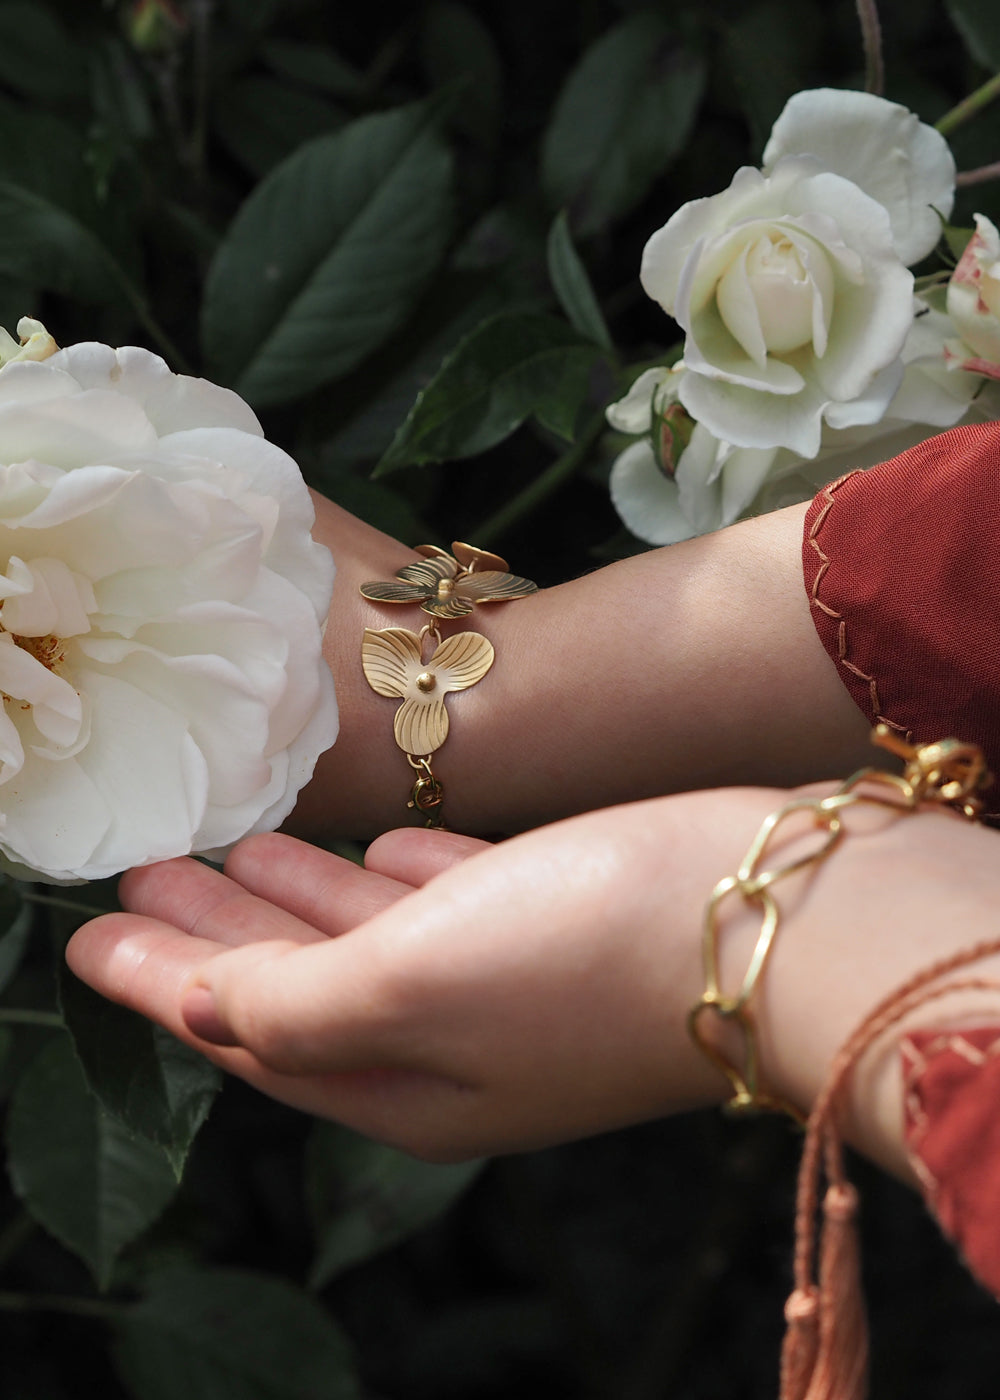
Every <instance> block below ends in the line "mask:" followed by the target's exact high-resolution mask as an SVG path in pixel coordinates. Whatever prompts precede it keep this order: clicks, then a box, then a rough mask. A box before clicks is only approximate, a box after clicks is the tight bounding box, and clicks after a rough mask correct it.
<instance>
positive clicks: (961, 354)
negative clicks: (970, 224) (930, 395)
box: [945, 214, 1000, 379]
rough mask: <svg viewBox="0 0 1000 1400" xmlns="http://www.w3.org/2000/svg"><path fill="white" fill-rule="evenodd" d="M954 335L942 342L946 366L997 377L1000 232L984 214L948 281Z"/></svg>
mask: <svg viewBox="0 0 1000 1400" xmlns="http://www.w3.org/2000/svg"><path fill="white" fill-rule="evenodd" d="M947 306H948V315H949V316H950V317H951V319H952V322H953V324H954V327H955V330H956V331H957V332H958V338H956V339H951V340H948V341H946V343H945V358H946V360H947V362H948V365H949V367H951V368H953V369H964V370H969V371H972V372H973V373H974V374H984V375H986V376H987V377H988V378H990V379H1000V233H998V232H997V228H996V225H995V224H993V223H991V221H990V220H989V219H987V218H986V216H985V215H984V214H977V215H976V231H975V233H974V234H973V235H972V237H971V238H970V239H969V242H968V243H967V244H966V246H965V251H964V253H963V254H962V256H961V258H960V259H959V261H958V266H957V267H956V268H955V271H954V272H953V273H952V275H951V281H950V282H949V283H948V301H947Z"/></svg>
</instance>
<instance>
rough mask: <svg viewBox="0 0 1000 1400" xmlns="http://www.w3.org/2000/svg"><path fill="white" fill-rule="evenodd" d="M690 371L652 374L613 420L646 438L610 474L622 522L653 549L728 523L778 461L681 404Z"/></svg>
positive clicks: (611, 412)
mask: <svg viewBox="0 0 1000 1400" xmlns="http://www.w3.org/2000/svg"><path fill="white" fill-rule="evenodd" d="M683 379H684V371H683V369H681V368H677V367H675V368H674V369H650V370H646V371H645V372H644V373H643V374H641V375H640V376H639V378H638V379H637V380H636V381H635V383H634V384H633V385H632V387H631V389H630V390H629V392H628V393H627V394H626V395H625V397H624V398H623V399H619V401H618V402H617V403H614V404H612V405H611V406H610V408H609V409H608V410H607V418H608V422H609V423H610V424H611V426H612V427H613V428H616V429H617V430H618V431H619V432H624V433H636V434H639V433H642V434H644V436H643V438H642V440H641V441H639V442H634V443H632V444H631V445H630V446H628V447H626V448H625V450H624V452H622V453H620V454H619V456H618V457H617V458H616V459H615V462H614V465H613V466H612V468H611V480H610V483H609V485H610V491H611V501H612V504H613V505H614V507H615V509H616V510H617V512H618V514H619V516H620V517H621V519H622V522H623V523H624V524H625V525H626V526H627V527H628V529H629V530H631V531H632V533H633V535H635V536H636V537H637V538H638V539H640V540H645V541H646V542H647V543H648V544H657V545H663V544H677V543H679V542H680V541H681V540H687V539H690V538H691V537H692V536H694V535H704V534H707V533H708V532H709V531H710V530H718V529H720V528H721V527H722V526H723V525H730V524H731V523H732V522H733V521H734V520H736V519H737V517H738V516H740V515H741V514H742V513H743V511H745V510H746V508H747V507H748V506H749V505H750V503H751V502H752V501H753V499H754V497H755V496H756V495H757V493H758V491H759V490H760V489H761V486H762V485H763V484H764V482H765V481H766V479H767V477H768V474H769V473H770V472H771V470H772V468H773V467H774V465H775V462H776V460H777V459H779V458H782V457H785V456H787V454H785V453H779V452H778V450H777V449H776V448H773V447H772V448H740V447H733V446H732V445H731V444H730V443H727V442H720V441H719V439H718V438H715V437H713V436H712V434H711V433H710V432H709V431H708V429H707V428H706V427H704V426H703V425H702V424H701V423H694V422H693V421H692V420H691V419H690V418H689V417H688V415H687V414H686V413H685V412H684V410H683V408H682V407H681V404H680V402H679V401H678V392H679V388H680V385H681V384H682V383H683Z"/></svg>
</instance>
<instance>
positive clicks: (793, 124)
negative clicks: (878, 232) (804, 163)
mask: <svg viewBox="0 0 1000 1400" xmlns="http://www.w3.org/2000/svg"><path fill="white" fill-rule="evenodd" d="M788 155H810V156H814V157H815V158H816V159H817V160H819V161H820V162H821V163H822V164H823V166H824V167H825V168H826V169H827V170H830V171H832V172H833V173H835V174H837V175H841V176H844V177H845V178H846V179H847V180H850V181H851V182H852V183H853V184H855V185H857V186H858V187H859V188H860V189H862V190H864V191H865V193H866V194H868V195H870V196H871V197H872V199H875V200H878V202H879V203H880V204H882V205H883V206H884V207H885V209H886V211H887V212H888V214H889V218H890V221H891V225H892V233H893V238H894V239H895V243H896V251H897V252H898V254H899V257H900V259H901V261H902V262H904V263H906V264H907V265H910V264H912V263H915V262H919V261H920V259H921V258H923V257H926V255H927V254H928V253H929V252H930V251H931V250H932V248H933V247H934V245H935V244H936V243H937V241H938V239H939V238H940V237H941V224H942V220H947V219H948V217H949V215H950V214H951V210H952V205H953V203H954V198H955V161H954V157H953V156H952V154H951V151H950V149H949V147H948V143H947V142H946V141H945V139H944V137H943V136H941V135H940V134H939V133H938V132H936V131H935V130H934V129H933V127H930V126H926V125H925V124H924V123H923V122H921V121H920V120H919V119H918V118H917V117H916V116H914V114H913V113H912V112H910V111H908V110H907V109H906V108H905V107H901V106H899V105H898V104H897V103H895V102H888V101H886V99H885V98H884V97H876V96H874V95H873V94H871V93H866V92H854V91H848V90H846V89H845V90H840V89H834V88H815V89H812V90H810V91H806V92H798V93H796V94H795V95H794V96H793V97H791V98H789V100H788V102H787V103H786V104H785V108H784V110H783V111H782V113H781V115H780V116H779V118H778V120H777V121H776V122H775V124H774V126H773V128H772V130H771V137H770V140H769V141H768V143H767V146H766V147H765V148H764V168H765V170H768V169H770V168H771V167H773V166H774V165H775V164H776V163H777V162H778V161H779V160H780V159H781V158H782V157H784V156H788ZM939 215H940V217H939Z"/></svg>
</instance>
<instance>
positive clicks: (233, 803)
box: [0, 344, 337, 880]
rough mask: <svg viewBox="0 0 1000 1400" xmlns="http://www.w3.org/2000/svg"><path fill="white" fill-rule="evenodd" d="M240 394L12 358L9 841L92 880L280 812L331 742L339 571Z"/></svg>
mask: <svg viewBox="0 0 1000 1400" xmlns="http://www.w3.org/2000/svg"><path fill="white" fill-rule="evenodd" d="M312 522H313V509H312V504H311V502H310V499H309V496H308V492H307V491H306V488H305V486H304V484H303V482H302V478H301V476H300V475H299V472H298V468H297V467H296V466H295V463H294V462H292V460H291V459H290V458H289V457H288V456H287V455H286V454H285V453H284V452H282V451H280V449H278V448H277V447H274V446H272V445H271V444H270V443H268V442H266V441H265V440H264V437H263V435H262V433H261V429H260V425H259V424H258V422H257V419H256V418H255V416H254V414H253V413H252V412H251V410H250V409H249V408H248V407H247V405H246V404H245V403H244V402H243V401H242V400H241V399H239V398H238V397H237V396H236V395H235V394H233V393H231V392H230V391H229V390H227V389H220V388H217V387H216V386H214V385H212V384H209V383H207V382H206V381H204V380H199V379H190V378H186V377H183V376H180V375H175V374H172V373H171V372H170V371H169V370H168V368H167V366H166V365H165V364H164V363H163V361H162V360H160V359H159V358H158V357H157V356H155V355H152V354H150V353H149V352H148V351H145V350H140V349H135V348H125V349H121V350H117V351H116V350H112V349H110V348H109V347H108V346H106V345H97V344H81V345H74V346H71V347H70V348H68V349H66V350H61V351H59V352H58V353H56V354H53V355H52V356H51V357H50V358H48V359H45V360H44V361H42V362H40V363H39V362H32V361H26V360H17V361H15V362H13V363H7V364H5V365H4V367H3V368H2V369H0V692H2V696H3V709H2V711H0V853H2V855H3V857H4V858H5V860H6V861H7V862H8V863H9V864H10V865H11V866H12V867H13V868H14V870H15V873H19V874H30V873H33V872H37V873H38V874H40V875H41V876H42V877H43V878H47V879H52V880H80V879H96V878H100V877H103V876H107V875H112V874H114V873H116V872H117V871H119V870H122V869H124V868H125V867H127V866H130V865H137V864H145V863H147V862H149V861H153V860H160V859H163V858H165V857H168V856H175V855H179V854H182V853H184V852H188V851H200V852H217V851H218V850H219V848H223V847H226V846H228V845H229V844H231V843H232V842H233V841H236V840H238V839H239V838H240V837H242V836H244V835H246V834H247V833H248V832H250V831H258V830H265V829H269V828H272V827H274V826H277V825H278V824H279V822H281V821H282V819H283V818H284V817H285V816H286V815H287V814H288V812H289V811H290V810H291V807H292V805H293V803H294V801H295V796H296V794H297V792H298V791H299V789H300V788H301V787H302V786H303V784H304V783H305V782H306V781H307V780H308V778H309V776H310V774H311V773H312V770H313V767H314V764H315V762H316V759H317V757H318V755H319V754H320V752H321V751H322V750H323V749H325V748H327V747H328V746H329V745H330V744H332V743H333V740H334V738H335V737H336V733H337V710H336V702H335V700H334V694H333V682H332V679H331V677H330V674H329V671H328V670H327V668H326V666H325V664H324V663H323V660H322V657H321V651H320V641H321V629H322V626H323V622H324V620H325V617H326V613H327V608H328V605H329V601H330V592H331V586H332V580H333V565H332V562H331V559H330V556H329V554H328V552H327V551H326V550H325V549H323V548H322V547H321V546H319V545H317V544H315V543H314V542H313V541H312V539H311V537H310V534H309V530H310V526H311V524H312Z"/></svg>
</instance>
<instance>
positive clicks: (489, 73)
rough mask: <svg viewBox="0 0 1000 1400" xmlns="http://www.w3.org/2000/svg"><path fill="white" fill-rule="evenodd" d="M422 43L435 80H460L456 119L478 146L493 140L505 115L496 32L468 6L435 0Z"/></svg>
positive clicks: (448, 82)
mask: <svg viewBox="0 0 1000 1400" xmlns="http://www.w3.org/2000/svg"><path fill="white" fill-rule="evenodd" d="M421 48H422V50H423V59H424V66H425V67H426V69H427V73H428V76H429V77H430V80H431V82H432V84H433V85H434V86H435V87H438V88H445V87H448V86H449V85H451V84H456V83H458V84H461V85H462V87H461V97H460V100H459V101H458V102H457V103H456V105H455V109H454V112H453V115H452V121H453V124H454V125H455V126H456V127H458V128H459V130H462V131H467V132H468V133H469V134H470V135H471V136H472V137H473V138H474V139H475V140H477V141H478V142H479V143H480V145H483V146H487V147H490V146H493V145H495V143H496V141H497V139H498V137H499V135H500V129H501V124H502V118H503V67H502V65H501V62H500V55H499V54H498V53H497V47H496V44H495V43H494V41H493V36H492V34H491V33H490V31H489V30H488V29H487V27H486V25H485V24H484V23H483V21H482V20H481V19H480V18H479V17H478V15H476V14H474V13H473V11H472V10H470V8H469V7H468V5H459V4H455V3H453V0H437V3H435V4H432V5H430V6H429V7H428V9H427V11H426V13H425V15H424V32H423V41H422V45H421Z"/></svg>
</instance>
